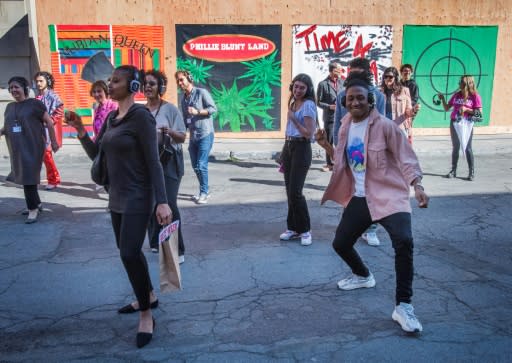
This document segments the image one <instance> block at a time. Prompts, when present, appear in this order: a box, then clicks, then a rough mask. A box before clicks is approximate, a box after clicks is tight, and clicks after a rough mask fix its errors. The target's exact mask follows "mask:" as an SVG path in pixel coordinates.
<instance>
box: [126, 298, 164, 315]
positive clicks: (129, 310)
mask: <svg viewBox="0 0 512 363" xmlns="http://www.w3.org/2000/svg"><path fill="white" fill-rule="evenodd" d="M149 307H150V308H151V309H156V308H157V307H158V300H155V301H153V302H152V303H151V304H150V305H149ZM137 311H140V309H135V308H134V307H133V306H132V304H128V305H126V306H123V307H122V308H120V309H119V310H117V312H118V313H119V314H132V313H136V312H137Z"/></svg>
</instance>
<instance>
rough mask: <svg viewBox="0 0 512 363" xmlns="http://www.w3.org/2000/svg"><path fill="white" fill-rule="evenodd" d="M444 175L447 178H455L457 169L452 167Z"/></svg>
mask: <svg viewBox="0 0 512 363" xmlns="http://www.w3.org/2000/svg"><path fill="white" fill-rule="evenodd" d="M445 177H446V178H448V179H451V178H456V177H457V169H455V168H452V170H450V172H449V173H448V174H446V176H445Z"/></svg>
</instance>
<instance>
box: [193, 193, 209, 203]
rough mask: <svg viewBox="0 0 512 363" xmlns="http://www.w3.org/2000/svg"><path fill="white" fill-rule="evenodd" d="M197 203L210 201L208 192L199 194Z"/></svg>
mask: <svg viewBox="0 0 512 363" xmlns="http://www.w3.org/2000/svg"><path fill="white" fill-rule="evenodd" d="M196 203H197V204H206V203H208V194H206V193H201V194H199V198H197V200H196Z"/></svg>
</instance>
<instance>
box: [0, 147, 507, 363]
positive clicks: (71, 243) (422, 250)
mask: <svg viewBox="0 0 512 363" xmlns="http://www.w3.org/2000/svg"><path fill="white" fill-rule="evenodd" d="M511 156H512V155H511V154H496V155H478V148H477V146H475V157H476V179H475V181H474V182H467V181H465V180H462V179H455V180H448V179H444V178H442V177H441V175H443V174H445V173H446V172H447V171H448V166H449V157H450V156H449V154H447V155H446V156H441V155H434V156H428V155H424V154H422V155H421V157H420V159H421V162H422V167H423V170H424V172H425V174H426V176H425V179H424V183H423V184H424V185H425V188H426V191H427V193H428V194H429V196H430V197H431V204H430V207H429V208H428V209H427V210H420V209H418V208H417V207H416V205H415V201H413V232H414V237H415V280H414V297H413V304H414V306H415V310H416V313H417V315H418V317H419V318H420V321H421V322H422V323H423V326H424V331H423V333H422V334H421V335H418V336H409V335H407V334H405V333H403V332H402V330H401V329H400V327H399V326H398V325H397V324H396V323H395V322H393V321H392V319H391V313H392V310H393V304H394V290H395V274H394V267H393V266H394V262H393V250H392V248H391V245H390V240H389V237H388V236H387V234H386V232H385V231H384V229H383V228H382V227H380V228H379V230H378V232H377V233H378V236H379V238H380V239H381V242H382V244H381V246H380V247H370V246H368V245H366V244H365V243H364V242H361V241H360V242H358V244H357V245H356V248H357V249H358V251H359V252H360V253H361V255H362V257H363V259H364V261H366V262H367V263H368V265H369V267H370V269H371V270H372V272H373V273H374V275H375V278H376V281H377V285H376V287H375V288H373V289H363V290H355V291H345V292H342V291H340V290H338V289H337V287H336V282H337V281H338V280H339V279H340V278H342V277H344V275H346V274H347V273H348V272H349V271H348V269H347V267H346V265H345V264H344V263H342V261H341V260H340V259H339V258H338V256H337V255H336V254H335V252H334V251H333V250H332V248H331V242H332V238H333V236H334V231H335V228H336V226H337V224H338V222H339V219H340V215H341V209H340V207H339V206H337V205H335V204H334V203H327V204H326V205H324V206H320V204H319V200H320V198H321V195H322V191H323V189H324V188H325V186H326V184H327V182H328V177H329V174H328V173H322V172H320V171H319V169H320V167H321V166H322V164H323V162H322V160H319V159H318V160H314V162H313V166H312V169H311V170H310V172H309V174H308V178H307V180H306V186H305V189H304V192H305V195H306V197H307V199H308V206H309V209H310V214H311V218H312V226H313V232H312V233H313V244H312V245H311V246H308V247H303V246H301V245H300V243H298V242H293V241H292V242H281V241H279V234H280V233H281V232H282V231H283V230H284V229H285V228H286V223H285V221H286V211H287V209H286V208H287V207H286V199H285V192H284V183H283V177H282V174H280V173H279V172H278V171H277V167H276V164H275V163H274V162H272V161H270V160H247V161H241V162H236V163H234V162H231V161H222V160H217V161H215V162H212V163H210V180H211V189H212V197H211V198H210V200H209V204H207V205H202V206H198V205H195V204H193V203H192V202H191V201H190V200H189V198H190V196H191V195H192V194H194V193H195V192H196V189H197V181H196V179H195V176H194V175H193V173H192V172H191V169H190V164H189V162H188V160H186V176H185V177H184V179H183V181H182V186H181V189H180V192H181V193H180V200H179V203H180V208H181V214H182V218H183V228H184V229H183V232H184V237H185V245H186V255H185V258H186V260H185V263H184V264H183V265H182V280H183V286H184V288H183V290H182V291H180V292H175V293H171V294H165V295H162V294H158V289H157V294H158V295H159V299H160V304H159V307H158V308H157V309H155V310H154V316H155V319H156V327H155V333H154V337H153V341H152V342H151V343H150V344H149V345H148V346H147V347H145V348H143V349H137V348H136V346H135V334H136V329H137V321H138V319H137V315H136V314H133V315H131V316H126V315H118V314H117V308H118V307H120V306H123V305H125V304H126V303H128V302H130V301H131V300H132V299H133V295H132V292H131V289H130V285H129V283H128V279H127V277H126V273H125V271H124V269H123V267H122V264H121V261H120V259H119V257H118V251H117V249H116V247H115V242H114V238H113V232H112V228H111V225H110V218H109V215H108V214H107V213H106V211H105V208H106V205H107V203H106V195H105V194H101V193H97V192H96V191H95V188H94V185H93V184H92V182H91V181H90V179H89V167H90V164H89V163H86V162H80V161H79V162H77V161H76V160H74V159H72V158H68V159H66V158H63V159H61V160H60V162H59V161H58V167H59V169H60V170H61V173H62V179H63V180H64V183H63V184H62V186H61V187H59V188H58V189H57V190H56V191H51V192H48V191H45V190H41V191H40V195H41V199H42V201H43V205H44V208H45V210H44V212H43V213H42V214H41V215H40V218H39V221H38V223H35V224H33V225H26V224H24V219H25V217H24V216H22V215H20V214H19V213H18V212H19V211H20V210H21V209H23V208H24V207H25V204H24V199H23V190H22V189H20V188H19V187H17V186H15V185H12V184H9V183H6V182H5V176H6V175H7V173H8V170H9V164H8V160H7V159H3V160H2V161H1V163H0V217H1V218H0V230H1V232H0V247H1V251H2V252H1V253H0V361H1V362H37V361H43V360H44V361H45V362H78V361H80V362H129V361H147V362H150V361H151V362H169V361H173V362H181V361H183V362H185V361H187V362H302V361H312V362H341V361H350V362H352V361H357V362H359V361H361V362H362V361H379V362H387V361H390V362H391V361H413V360H414V361H416V362H431V361H482V362H483V361H489V362H491V361H492V362H500V361H503V362H505V361H510V357H511V356H512V346H511V344H510V342H511V336H512V324H511V323H512V303H511V302H512V263H511V262H512V249H511V247H510V245H511V243H512V233H511V232H512V229H511V227H510V212H511V207H510V206H511V205H512V197H511V186H512V182H510V180H511V178H510V177H511V173H512V158H511ZM459 165H460V169H459V173H460V174H461V175H464V176H465V175H466V173H467V169H466V163H465V160H463V157H461V160H460V161H459ZM144 252H145V253H146V256H147V258H148V263H149V266H150V272H151V276H152V281H153V284H154V285H155V287H157V286H158V258H157V257H158V256H157V255H156V254H152V253H151V252H150V251H149V246H148V245H147V242H146V243H145V245H144Z"/></svg>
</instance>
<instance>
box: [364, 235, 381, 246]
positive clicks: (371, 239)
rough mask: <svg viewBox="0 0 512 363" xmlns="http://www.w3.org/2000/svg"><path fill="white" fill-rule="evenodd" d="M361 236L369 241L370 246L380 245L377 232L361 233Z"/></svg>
mask: <svg viewBox="0 0 512 363" xmlns="http://www.w3.org/2000/svg"><path fill="white" fill-rule="evenodd" d="M361 238H362V239H364V240H365V241H366V242H368V245H369V246H380V241H379V237H377V233H375V232H367V233H363V234H362V235H361Z"/></svg>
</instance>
